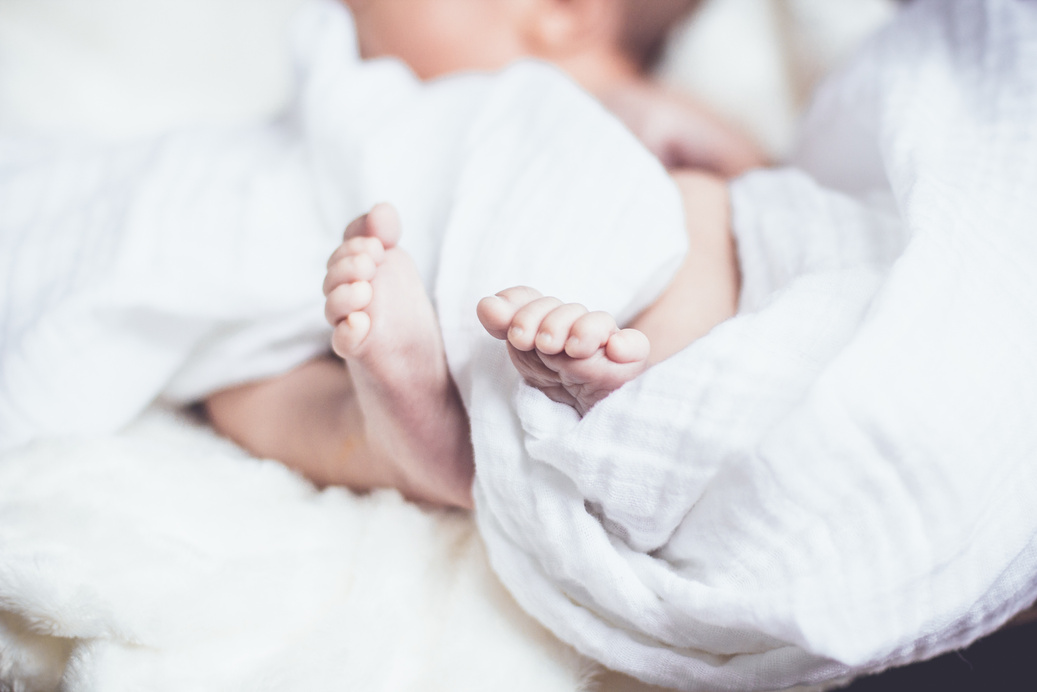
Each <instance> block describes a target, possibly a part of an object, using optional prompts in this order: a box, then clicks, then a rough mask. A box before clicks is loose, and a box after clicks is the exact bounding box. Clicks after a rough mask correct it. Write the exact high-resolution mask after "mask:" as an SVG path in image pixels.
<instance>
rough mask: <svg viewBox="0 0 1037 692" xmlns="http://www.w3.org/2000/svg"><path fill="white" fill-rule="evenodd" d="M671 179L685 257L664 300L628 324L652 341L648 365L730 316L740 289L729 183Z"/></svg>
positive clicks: (696, 176)
mask: <svg viewBox="0 0 1037 692" xmlns="http://www.w3.org/2000/svg"><path fill="white" fill-rule="evenodd" d="M672 177H673V180H674V182H675V183H676V184H677V187H678V189H679V190H680V193H681V201H682V202H683V205H684V217H685V230H686V231H687V234H688V254H687V255H686V256H685V258H684V263H683V264H682V265H681V267H680V269H679V270H678V271H677V275H676V276H675V277H674V279H673V281H671V282H670V285H669V286H668V287H667V289H666V291H665V292H664V293H663V294H662V296H660V297H659V298H658V299H657V300H656V301H655V302H654V303H653V304H652V305H651V306H649V307H648V308H647V309H646V310H645V311H644V312H642V313H641V314H640V315H638V316H637V317H636V318H635V319H634V321H633V322H632V323H631V324H630V325H629V326H630V327H632V328H634V329H637V330H639V331H641V332H643V333H644V334H645V336H647V337H648V339H649V341H651V344H652V353H651V356H650V358H649V364H650V365H654V364H655V363H658V362H660V361H662V360H665V359H667V358H669V357H670V356H672V355H673V354H674V353H677V352H678V351H680V350H681V349H683V348H684V347H685V346H687V345H688V344H690V343H691V342H693V341H695V340H696V339H698V338H699V337H701V336H705V335H706V333H708V332H709V331H710V330H711V329H713V327H715V326H717V325H718V324H720V323H721V322H723V321H724V320H726V319H728V318H729V317H732V316H733V315H734V314H735V311H736V310H737V309H738V294H739V288H740V286H741V275H740V273H739V268H738V251H737V248H736V246H735V240H734V236H733V235H732V233H731V211H730V195H729V193H728V187H727V183H726V182H725V181H724V180H722V179H720V178H718V177H717V176H714V175H710V174H708V173H702V172H697V171H677V172H674V173H673V174H672Z"/></svg>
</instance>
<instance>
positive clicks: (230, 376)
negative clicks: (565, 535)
mask: <svg viewBox="0 0 1037 692" xmlns="http://www.w3.org/2000/svg"><path fill="white" fill-rule="evenodd" d="M297 29H298V31H297V35H296V44H297V48H298V54H299V61H300V64H299V70H300V80H301V81H300V90H299V93H298V95H297V98H296V99H295V102H294V104H293V108H292V110H291V112H289V113H288V114H286V115H285V117H283V118H282V119H280V120H279V121H277V122H276V123H272V124H267V125H256V126H254V127H251V128H247V129H237V128H234V129H231V128H227V129H221V130H212V129H210V130H198V129H186V130H184V131H182V132H178V133H174V134H169V135H165V136H162V137H158V138H146V139H142V140H139V141H131V142H119V143H112V142H101V141H94V140H86V141H84V140H83V139H81V138H74V139H64V140H57V141H55V140H41V139H28V138H14V137H8V138H4V139H0V450H2V451H0V689H5V690H6V689H16V690H32V691H36V690H47V691H50V690H54V689H62V690H69V691H88V690H105V692H113V691H119V690H126V691H127V692H129V691H133V692H136V691H138V690H143V689H149V690H185V689H192V690H214V691H219V692H225V691H226V690H231V689H242V690H341V689H356V690H386V691H387V692H397V691H401V690H416V691H417V690H421V691H425V690H443V691H444V692H457V691H458V690H471V691H472V692H481V690H485V689H495V690H513V691H514V692H521V691H523V690H545V692H546V691H548V690H550V691H552V692H554V691H556V690H557V692H572V691H573V690H576V689H578V688H581V687H582V686H583V685H584V684H585V683H587V680H586V679H585V674H586V673H587V672H588V670H589V667H588V663H587V661H586V659H584V658H582V657H580V656H578V655H576V654H575V653H574V652H573V651H572V650H571V649H570V648H568V647H566V646H564V645H562V644H560V643H559V642H558V641H557V639H555V638H554V637H552V636H551V635H550V634H549V633H548V632H546V631H545V630H544V629H543V628H541V627H539V626H537V625H536V624H535V623H534V622H532V621H531V620H530V619H529V618H528V617H527V616H525V615H524V614H522V613H521V612H520V611H519V610H518V609H517V608H516V607H515V605H514V602H513V601H511V600H510V598H509V597H508V596H507V594H506V593H505V592H503V590H502V589H501V588H500V586H499V583H498V582H496V580H495V579H494V578H493V576H492V575H491V574H490V572H489V571H488V569H487V564H486V562H485V558H484V554H483V550H482V545H481V542H480V540H479V537H478V535H477V534H476V532H475V530H474V525H473V524H472V523H471V522H470V521H469V520H468V519H467V518H463V517H459V516H456V515H450V514H433V513H425V512H422V511H420V510H419V509H418V508H416V507H414V506H412V505H408V504H405V503H403V502H402V501H401V500H400V499H399V497H398V496H397V495H395V494H394V493H391V492H387V493H381V494H377V495H375V496H373V497H370V498H367V499H362V498H356V497H354V496H352V495H350V494H349V493H348V492H346V491H344V490H340V489H339V490H329V491H326V492H323V493H317V492H316V491H314V489H313V488H312V487H310V486H309V485H308V484H306V483H305V482H302V481H301V480H300V479H299V478H298V477H296V476H294V475H293V474H291V473H290V472H289V471H287V470H286V469H285V468H283V467H281V466H280V465H277V464H273V463H269V462H259V461H257V460H255V459H251V458H249V457H247V456H246V455H244V454H243V453H241V452H240V450H237V449H236V448H234V447H233V446H232V445H230V444H228V443H226V442H223V441H220V440H218V439H215V438H214V436H213V434H212V433H211V431H206V430H205V429H202V428H198V427H196V426H191V425H185V424H183V423H182V422H181V421H178V419H176V418H174V417H171V416H170V415H169V414H168V413H163V412H160V413H157V414H154V415H152V416H151V417H149V418H146V419H145V420H144V421H142V422H138V423H136V424H133V425H132V426H131V427H130V428H129V429H128V430H125V429H124V430H122V431H120V433H119V434H117V435H108V434H103V433H108V432H110V431H113V430H117V429H120V428H122V427H123V426H124V425H126V424H127V423H129V422H130V421H131V420H133V419H135V418H136V417H137V416H138V414H139V413H140V412H141V410H142V409H143V408H144V407H145V406H146V405H148V403H149V402H150V401H151V400H152V399H153V398H154V397H155V396H157V395H163V396H166V397H169V398H172V399H174V400H177V401H184V400H191V399H194V398H196V397H198V396H200V395H203V394H205V393H206V392H208V391H211V390H213V389H215V388H218V387H221V386H225V385H227V384H231V383H234V382H237V381H241V380H245V379H250V378H254V377H260V376H263V375H267V374H272V373H276V372H280V371H283V370H285V369H287V368H290V367H292V366H293V365H295V364H297V363H299V362H300V361H301V360H303V359H305V358H307V357H309V356H310V355H312V354H314V353H317V352H319V351H323V350H324V349H326V348H327V339H328V329H327V327H326V326H325V325H324V319H323V310H322V302H323V299H322V296H321V292H320V285H321V281H322V279H323V273H324V263H325V260H326V257H327V255H328V254H329V253H330V252H331V250H333V249H334V247H335V246H336V245H337V242H338V238H339V236H340V233H341V230H342V228H343V226H344V224H345V223H346V222H347V221H348V220H349V219H350V217H351V216H353V215H354V214H357V213H359V212H361V211H363V210H365V209H366V208H367V207H369V206H370V205H371V204H372V203H374V202H376V201H381V200H391V201H392V202H394V203H395V204H396V205H397V206H398V207H399V209H400V211H401V216H402V218H403V222H404V225H405V239H404V245H405V247H407V248H408V249H409V250H411V252H412V254H414V256H415V257H416V258H417V260H418V263H419V266H420V267H421V268H422V269H423V271H424V272H425V273H426V276H427V279H428V285H429V287H430V291H432V293H433V297H434V298H435V299H436V300H437V302H439V303H442V302H443V301H451V300H456V299H459V298H462V297H464V296H463V295H462V294H461V293H459V292H458V291H457V290H455V288H454V287H455V286H464V287H465V288H468V287H470V283H469V282H471V281H473V280H474V281H475V282H476V283H477V284H479V283H480V282H481V285H480V286H479V288H478V290H480V291H483V292H491V291H493V290H497V289H499V288H501V287H503V286H505V285H508V284H511V283H519V282H530V283H537V284H540V285H544V286H546V287H547V288H548V290H557V291H559V292H562V289H567V288H568V287H569V286H570V284H571V283H573V282H579V284H580V291H581V293H579V294H578V297H583V298H584V299H585V300H586V301H587V302H588V303H590V304H598V305H601V306H602V307H604V308H607V309H610V310H615V311H619V312H620V313H625V314H627V315H630V314H632V313H633V312H635V311H636V310H637V309H639V307H640V306H643V305H644V304H646V303H647V302H648V301H649V300H650V299H651V297H652V294H653V292H654V291H656V290H658V289H659V288H661V287H662V286H663V285H664V284H665V282H666V279H667V276H668V274H669V272H670V271H671V270H672V269H674V268H675V267H676V265H677V264H678V262H679V260H680V255H681V253H682V250H683V247H684V242H685V241H684V231H683V228H682V218H681V214H680V206H679V201H678V199H677V195H676V191H675V189H674V188H673V186H672V184H671V183H670V182H669V180H668V179H667V178H666V176H665V173H664V171H663V170H662V169H661V168H660V167H659V165H658V164H657V162H655V161H654V159H653V158H652V157H651V156H650V155H649V154H648V153H647V152H646V151H645V150H644V149H643V148H642V147H640V145H638V144H637V143H636V142H635V140H634V139H633V138H632V136H631V135H629V134H628V133H627V132H626V131H625V130H624V129H623V128H622V127H621V126H620V125H619V124H618V123H617V122H616V121H614V120H613V119H612V118H611V116H609V115H608V114H607V113H606V112H605V111H604V110H603V109H602V108H601V107H600V106H599V105H598V104H597V103H596V102H594V101H593V100H592V99H590V98H589V97H588V96H586V95H585V94H583V93H582V92H580V91H579V90H578V89H576V88H575V87H574V86H573V85H571V84H570V83H569V82H568V80H566V79H565V78H563V77H561V76H560V75H558V74H557V73H555V72H554V71H553V70H550V69H548V68H546V67H543V66H540V65H536V64H525V65H518V66H516V67H515V68H513V69H511V70H509V71H508V72H506V73H505V74H502V75H500V76H499V77H486V76H469V77H462V78H458V79H453V80H444V81H442V82H439V83H437V84H436V85H434V86H431V87H429V88H425V87H422V86H420V85H419V84H418V83H417V82H416V81H415V80H414V79H413V78H412V77H411V76H410V75H409V73H407V72H406V71H405V70H404V69H403V68H401V67H400V66H399V65H397V64H395V63H391V62H385V63H379V64H366V65H361V64H359V63H358V62H357V60H356V56H355V54H354V51H353V47H352V34H351V29H350V24H349V20H348V17H347V15H346V14H345V12H344V11H343V9H342V8H341V6H340V5H339V4H337V3H332V2H324V3H316V4H315V5H313V6H312V7H310V8H309V9H308V10H307V11H306V13H305V15H304V17H302V19H301V20H300V25H299V26H298V28H297ZM475 258H478V259H477V260H476V259H475ZM563 270H564V271H563ZM554 276H558V277H559V280H561V281H562V282H563V283H561V284H557V285H556V284H553V283H552V281H553V279H552V277H554ZM566 292H568V291H566ZM474 306H475V302H474V301H471V302H469V303H467V304H466V305H464V306H452V307H451V308H450V310H448V311H446V312H445V314H449V315H450V316H452V317H453V323H451V324H450V325H448V327H447V328H448V329H452V328H454V327H453V324H454V323H457V322H458V321H460V318H458V317H456V316H457V315H460V314H461V313H464V315H465V317H466V318H467V317H468V316H473V315H474ZM468 321H469V322H470V321H471V320H468ZM476 336H478V335H475V334H473V333H471V332H469V333H467V337H468V338H473V337H476ZM463 356H464V351H463V350H462V351H458V352H457V353H455V354H452V357H453V358H454V361H455V362H456V363H458V364H459V365H458V367H459V368H460V370H459V373H460V372H462V371H464V360H463ZM98 433H102V434H100V435H98ZM58 436H60V437H61V439H55V437H58Z"/></svg>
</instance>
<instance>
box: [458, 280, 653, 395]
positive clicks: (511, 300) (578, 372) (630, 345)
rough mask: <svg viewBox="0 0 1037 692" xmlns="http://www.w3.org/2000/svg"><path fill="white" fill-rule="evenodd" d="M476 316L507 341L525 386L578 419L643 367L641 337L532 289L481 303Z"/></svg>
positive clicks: (510, 291) (522, 288) (644, 346)
mask: <svg viewBox="0 0 1037 692" xmlns="http://www.w3.org/2000/svg"><path fill="white" fill-rule="evenodd" d="M477 312H478V315H479V321H480V322H482V324H483V326H484V327H485V328H486V331H488V332H489V333H490V334H491V335H493V336H494V337H496V338H498V339H501V340H504V341H507V343H508V353H509V354H510V355H511V360H512V362H513V363H514V364H515V367H516V368H517V369H518V371H519V373H520V374H521V375H522V377H523V378H525V380H526V382H528V383H529V384H531V385H532V386H534V387H536V388H537V389H540V390H541V391H543V392H544V394H546V395H547V396H548V397H550V398H551V399H553V400H554V401H559V402H561V403H563V404H569V405H570V406H572V407H573V408H575V409H576V410H577V412H579V414H580V415H581V416H582V415H585V414H586V413H587V411H589V410H590V409H591V407H592V406H594V404H596V403H598V402H599V401H601V400H602V399H604V398H605V397H606V396H608V395H609V393H611V392H612V391H614V390H616V389H618V388H619V387H620V386H622V385H623V384H624V383H626V382H629V381H630V380H632V379H634V378H635V377H637V376H638V375H639V374H641V373H642V372H643V371H644V370H645V368H646V367H647V361H648V352H649V343H648V338H647V337H646V336H645V335H644V334H642V333H641V332H639V331H637V330H636V329H619V327H617V326H616V321H615V320H614V319H613V318H612V316H611V315H609V314H608V313H605V312H588V311H587V308H585V307H583V306H582V305H578V304H576V303H562V301H560V300H558V299H557V298H547V297H544V296H542V295H541V294H540V292H539V291H536V290H534V289H532V288H527V287H525V286H517V287H515V288H509V289H507V290H504V291H501V292H500V293H498V294H497V295H495V296H490V297H488V298H483V299H482V300H481V301H479V306H478V308H477Z"/></svg>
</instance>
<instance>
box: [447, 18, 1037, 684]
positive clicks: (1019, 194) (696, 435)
mask: <svg viewBox="0 0 1037 692" xmlns="http://www.w3.org/2000/svg"><path fill="white" fill-rule="evenodd" d="M1035 65H1037V3H1033V2H1025V1H1023V0H984V1H979V0H917V1H916V2H914V3H912V4H910V5H908V6H907V7H906V8H905V9H904V11H903V12H902V14H901V16H900V17H899V18H898V19H897V20H896V22H895V23H894V25H892V26H891V27H890V28H888V29H887V30H885V31H883V32H882V33H881V34H880V35H879V36H878V37H876V38H875V39H874V40H873V41H872V42H870V43H869V45H868V46H867V48H866V49H865V50H864V51H863V52H862V53H861V54H860V55H859V56H858V57H857V58H856V59H855V61H854V62H853V63H852V64H851V65H850V66H848V67H847V69H845V70H844V71H843V72H842V73H841V74H839V75H837V76H836V77H835V78H834V79H833V80H832V81H831V82H830V83H829V84H827V86H826V87H825V88H824V89H823V90H822V92H821V93H820V95H819V96H818V98H817V100H816V102H815V104H814V106H813V108H812V112H811V113H810V115H809V117H808V118H807V121H806V123H805V125H804V133H805V137H804V141H803V143H802V146H801V147H800V148H799V152H798V153H797V155H796V156H795V157H794V159H793V167H791V168H787V169H778V170H771V171H762V172H758V173H755V174H751V175H749V176H747V177H745V178H743V179H741V180H739V181H737V182H736V183H735V184H734V185H733V190H732V194H733V215H734V229H735V233H736V237H737V240H738V244H739V251H740V255H741V261H742V268H743V278H744V289H743V291H744V295H743V301H742V306H741V311H740V314H739V315H738V316H737V317H736V318H734V319H732V320H730V321H729V322H727V323H725V324H723V325H722V326H720V327H719V328H717V329H715V330H714V331H713V332H712V333H711V334H710V335H708V336H707V337H706V338H703V339H701V340H700V341H698V342H696V343H695V344H693V345H692V346H691V347H689V348H687V349H686V350H684V351H683V352H681V353H680V354H678V355H676V356H674V357H673V358H671V359H669V360H667V361H666V362H664V363H662V364H660V365H658V366H656V367H655V368H653V369H651V370H650V371H649V372H647V373H646V374H645V375H644V376H642V377H640V378H638V379H637V380H636V381H634V382H631V383H629V384H628V385H627V386H625V387H623V388H622V389H620V390H619V391H617V392H616V393H614V394H612V395H611V396H610V397H608V398H607V399H606V400H604V401H603V402H601V403H600V404H598V405H597V406H596V407H595V408H594V409H593V410H592V411H591V412H590V413H589V415H587V416H586V417H585V418H583V419H582V420H581V419H579V418H578V417H577V416H576V414H575V413H574V412H573V411H572V410H570V409H568V408H567V407H565V406H562V405H560V404H556V403H554V402H551V401H550V400H548V399H547V398H546V397H545V396H544V395H543V394H541V393H540V392H538V391H536V390H534V389H531V388H530V387H528V386H526V385H524V384H522V383H521V382H520V381H519V380H518V378H517V377H516V376H515V374H514V372H513V371H512V370H511V369H510V368H509V366H508V364H507V358H506V355H505V353H504V350H503V348H502V347H501V346H500V344H497V343H493V342H492V341H491V340H484V341H483V342H481V343H480V344H479V345H478V346H477V347H476V349H475V354H474V356H473V367H472V371H473V373H474V376H473V378H472V380H471V382H470V383H469V386H468V387H467V388H466V390H465V396H466V399H467V401H468V402H469V405H470V408H471V412H472V434H473V439H474V442H475V448H476V463H477V467H478V471H477V478H476V489H475V495H476V506H477V517H478V520H479V524H480V528H481V531H482V533H483V536H484V537H485V539H486V541H487V544H488V547H489V552H490V556H491V560H492V562H493V565H494V567H495V569H496V570H497V572H498V573H499V574H500V576H501V578H502V579H503V581H504V582H505V584H506V585H507V586H508V587H509V589H510V590H511V591H512V592H513V593H514V594H515V595H516V597H517V598H518V600H519V601H520V603H521V604H522V605H523V607H524V608H526V609H527V610H528V611H529V612H531V613H532V614H534V615H535V616H536V617H537V618H538V619H540V620H541V621H542V622H544V623H546V624H547V625H548V626H549V627H550V628H551V629H552V630H553V631H554V632H555V633H556V634H558V635H559V636H560V637H561V638H562V639H564V640H566V641H568V642H571V643H573V644H574V645H575V646H576V647H577V648H578V649H579V650H580V651H582V652H583V653H585V654H588V655H590V656H592V657H594V658H596V659H598V660H601V661H603V662H605V663H606V664H607V665H609V666H610V667H614V668H617V669H619V670H623V671H626V672H628V673H631V674H633V675H635V676H637V677H639V678H642V679H644V680H647V681H650V682H653V683H657V684H661V685H666V686H673V687H678V688H681V689H685V690H707V689H718V690H719V689H724V690H758V689H764V688H768V689H770V688H775V687H782V686H788V685H793V684H796V683H804V682H806V683H813V682H819V681H823V680H828V679H833V678H837V677H842V676H844V675H848V674H854V673H861V672H865V671H871V670H876V669H880V668H883V667H887V666H891V665H896V664H899V663H904V662H907V661H909V660H914V659H920V658H925V657H928V656H932V655H935V654H937V653H939V652H942V651H945V650H948V649H951V648H954V647H958V646H961V645H964V644H966V643H968V642H969V641H971V640H973V639H975V638H976V637H978V636H980V635H982V634H984V633H987V632H990V631H991V630H993V629H994V628H996V627H998V626H999V625H1001V624H1002V623H1003V622H1005V621H1006V620H1007V619H1008V618H1009V617H1010V616H1011V615H1012V614H1013V613H1014V612H1016V611H1018V610H1020V609H1022V608H1024V607H1026V606H1027V605H1029V604H1030V603H1031V602H1033V600H1034V599H1035V597H1037V510H1035V507H1037V503H1035V502H1034V490H1035V488H1037V426H1035V425H1034V416H1035V414H1037V360H1035V358H1034V354H1035V353H1037V279H1035V274H1034V268H1035V267H1037V192H1035V191H1037V72H1035V71H1034V66H1035ZM448 344H449V342H448Z"/></svg>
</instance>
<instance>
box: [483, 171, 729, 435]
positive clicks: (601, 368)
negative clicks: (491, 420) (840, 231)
mask: <svg viewBox="0 0 1037 692" xmlns="http://www.w3.org/2000/svg"><path fill="white" fill-rule="evenodd" d="M674 180H675V182H676V183H677V185H678V187H679V188H680V191H681V196H682V199H683V202H684V208H685V214H686V217H687V224H686V226H687V233H688V241H689V249H688V255H687V257H686V258H685V260H684V263H683V264H682V265H681V268H680V269H679V270H678V272H677V275H676V276H675V277H674V280H673V281H672V282H671V283H670V285H669V287H668V288H667V289H666V291H665V292H664V293H663V295H662V296H660V298H659V299H658V300H657V301H656V302H655V303H653V304H652V305H651V306H650V307H649V308H648V309H646V310H645V311H644V312H642V313H641V314H640V315H639V316H638V317H637V318H635V319H634V321H633V323H632V324H631V325H630V327H631V328H628V329H619V327H618V326H617V325H616V323H615V321H614V320H613V319H612V318H611V317H610V316H608V315H606V314H605V313H600V312H588V311H587V309H586V308H584V307H583V306H582V305H575V304H572V303H568V304H567V303H562V302H561V301H560V300H558V299H557V298H551V297H545V296H542V295H540V293H539V292H537V291H536V290H534V289H531V288H528V287H524V286H517V287H514V288H510V289H506V290H504V291H501V292H500V293H498V294H496V295H495V296H491V297H488V298H484V299H483V300H482V301H480V303H479V306H478V315H479V320H480V321H481V322H482V324H483V326H484V327H485V328H486V330H487V331H488V332H489V333H490V334H491V335H492V336H494V337H495V338H498V339H501V340H503V341H505V342H507V345H508V352H509V354H510V355H511V359H512V362H513V363H514V365H515V367H516V369H517V370H518V371H519V373H520V374H521V375H522V377H523V378H524V379H525V380H526V382H528V383H529V384H530V385H532V386H534V387H537V388H538V389H540V390H541V391H543V392H544V393H545V394H547V396H548V397H550V398H551V399H553V400H555V401H559V402H562V403H567V404H569V405H571V406H572V407H573V408H575V409H576V410H577V412H579V413H580V415H584V414H585V413H587V411H589V410H590V408H591V407H592V406H594V405H595V404H596V403H597V402H598V401H600V400H601V399H603V398H605V397H606V396H607V395H608V394H609V393H611V392H612V391H614V390H616V389H618V388H619V387H620V386H622V385H623V384H625V383H626V382H628V381H630V380H631V379H633V378H634V377H636V376H637V375H638V374H640V373H641V372H642V371H644V369H645V368H646V367H648V366H651V365H653V364H655V363H658V362H660V361H662V360H665V359H666V358H668V357H670V356H671V355H673V354H674V353H676V352H678V351H680V350H681V349H683V348H684V347H685V346H687V345H689V344H690V343H691V342H693V341H694V340H696V339H698V338H699V337H701V336H704V335H705V334H706V333H707V332H709V330H711V329H712V328H713V327H715V326H716V325H717V324H719V323H720V322H722V321H724V320H726V319H727V318H729V317H731V316H733V315H734V314H735V310H736V308H737V302H738V289H739V283H740V279H739V273H738V261H737V254H736V249H735V243H734V239H733V237H732V235H731V230H730V213H729V211H728V203H729V202H728V190H727V185H726V184H725V183H724V181H722V180H720V179H718V178H716V177H715V176H711V175H708V174H704V173H691V172H684V173H678V174H676V175H674ZM649 344H650V347H649Z"/></svg>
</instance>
